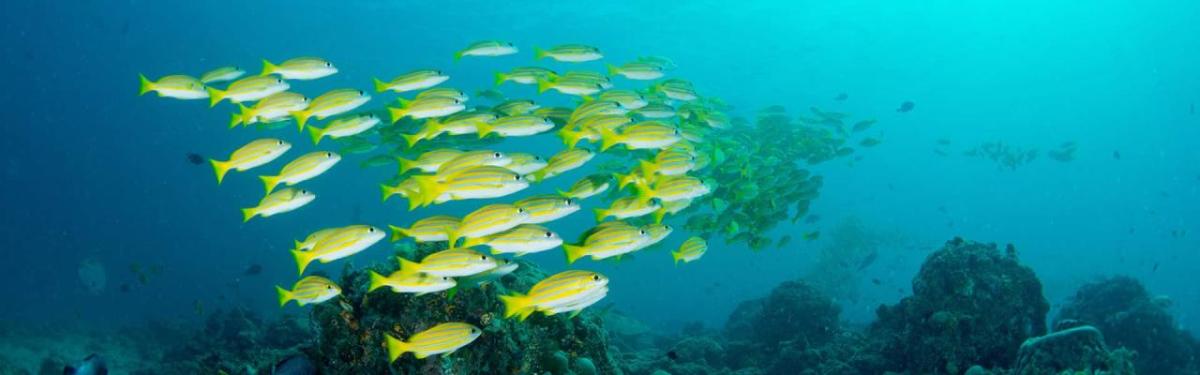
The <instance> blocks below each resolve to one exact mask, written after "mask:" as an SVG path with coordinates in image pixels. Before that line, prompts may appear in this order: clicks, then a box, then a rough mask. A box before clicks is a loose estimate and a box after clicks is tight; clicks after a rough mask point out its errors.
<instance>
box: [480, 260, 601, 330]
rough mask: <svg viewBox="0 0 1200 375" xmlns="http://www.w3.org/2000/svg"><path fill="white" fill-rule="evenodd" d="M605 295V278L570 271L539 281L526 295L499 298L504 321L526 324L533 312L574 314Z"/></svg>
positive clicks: (579, 271) (597, 274)
mask: <svg viewBox="0 0 1200 375" xmlns="http://www.w3.org/2000/svg"><path fill="white" fill-rule="evenodd" d="M607 293H608V278H607V277H604V275H601V274H599V273H596V272H591V271H583V270H570V271H564V272H560V273H557V274H554V275H552V276H550V277H547V278H545V279H542V281H539V282H538V283H537V284H534V285H533V288H530V289H529V293H528V294H521V293H513V294H510V295H505V296H500V300H501V301H502V302H503V303H504V307H505V308H504V317H506V318H509V317H514V316H516V317H519V318H520V319H521V320H525V319H526V318H528V317H529V316H530V315H532V314H533V313H534V312H537V311H541V312H542V313H544V314H546V315H554V314H558V313H562V312H568V311H570V312H577V311H580V310H583V309H584V308H586V307H588V306H590V305H592V304H594V303H596V302H597V301H599V300H600V299H601V298H603V297H604V296H605V295H606V294H607Z"/></svg>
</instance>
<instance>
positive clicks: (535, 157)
mask: <svg viewBox="0 0 1200 375" xmlns="http://www.w3.org/2000/svg"><path fill="white" fill-rule="evenodd" d="M533 160H536V161H542V157H541V156H534V157H533Z"/></svg>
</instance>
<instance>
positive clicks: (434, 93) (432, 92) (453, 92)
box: [416, 87, 470, 102]
mask: <svg viewBox="0 0 1200 375" xmlns="http://www.w3.org/2000/svg"><path fill="white" fill-rule="evenodd" d="M425 98H450V99H457V100H458V101H460V102H465V101H467V99H470V97H469V96H467V93H465V92H462V90H459V89H453V88H449V87H434V88H431V89H428V90H425V91H421V92H419V93H417V97H416V99H425Z"/></svg>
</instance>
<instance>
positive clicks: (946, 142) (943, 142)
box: [937, 138, 950, 146]
mask: <svg viewBox="0 0 1200 375" xmlns="http://www.w3.org/2000/svg"><path fill="white" fill-rule="evenodd" d="M937 144H939V145H942V146H949V145H950V140H949V139H946V138H938V140H937Z"/></svg>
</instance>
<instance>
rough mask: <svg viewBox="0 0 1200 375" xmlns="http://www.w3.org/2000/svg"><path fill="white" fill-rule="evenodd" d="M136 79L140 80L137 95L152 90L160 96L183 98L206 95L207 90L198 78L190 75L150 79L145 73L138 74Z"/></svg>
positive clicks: (200, 97) (197, 97)
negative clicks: (156, 79)
mask: <svg viewBox="0 0 1200 375" xmlns="http://www.w3.org/2000/svg"><path fill="white" fill-rule="evenodd" d="M138 80H140V81H141V88H140V90H139V91H138V95H139V96H141V95H146V94H147V93H151V92H154V93H158V96H160V97H164V98H175V99H184V100H189V99H204V98H207V97H208V91H206V90H205V89H207V87H205V86H204V84H203V83H201V82H200V80H198V79H196V78H195V77H191V76H185V75H182V74H176V75H169V76H166V77H162V78H159V79H158V81H151V80H150V79H149V78H146V76H145V75H141V74H138Z"/></svg>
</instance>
